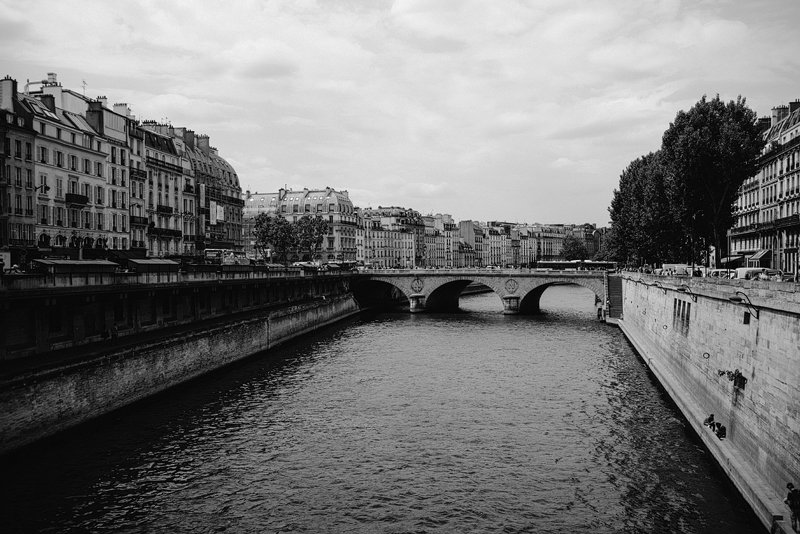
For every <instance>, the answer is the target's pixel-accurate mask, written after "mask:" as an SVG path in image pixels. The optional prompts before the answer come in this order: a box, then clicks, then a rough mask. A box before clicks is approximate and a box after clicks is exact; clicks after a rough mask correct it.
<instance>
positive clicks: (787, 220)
mask: <svg viewBox="0 0 800 534" xmlns="http://www.w3.org/2000/svg"><path fill="white" fill-rule="evenodd" d="M799 224H800V215H798V214H797V213H795V214H794V215H790V216H788V217H781V218H780V219H775V227H776V228H784V227H786V226H795V225H799Z"/></svg>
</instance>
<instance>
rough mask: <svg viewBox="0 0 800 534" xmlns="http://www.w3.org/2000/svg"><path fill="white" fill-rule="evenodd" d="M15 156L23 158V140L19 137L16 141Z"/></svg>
mask: <svg viewBox="0 0 800 534" xmlns="http://www.w3.org/2000/svg"><path fill="white" fill-rule="evenodd" d="M14 157H15V158H22V141H20V140H19V139H16V140H15V141H14Z"/></svg>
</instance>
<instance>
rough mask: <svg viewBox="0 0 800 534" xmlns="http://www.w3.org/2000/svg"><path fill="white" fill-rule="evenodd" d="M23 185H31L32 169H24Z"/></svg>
mask: <svg viewBox="0 0 800 534" xmlns="http://www.w3.org/2000/svg"><path fill="white" fill-rule="evenodd" d="M25 187H31V188H32V187H33V171H32V170H30V169H25Z"/></svg>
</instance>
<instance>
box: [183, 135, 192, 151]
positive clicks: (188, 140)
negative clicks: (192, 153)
mask: <svg viewBox="0 0 800 534" xmlns="http://www.w3.org/2000/svg"><path fill="white" fill-rule="evenodd" d="M183 140H184V142H185V143H186V146H188V147H189V148H191V149H192V150H194V130H186V132H185V133H184V134H183Z"/></svg>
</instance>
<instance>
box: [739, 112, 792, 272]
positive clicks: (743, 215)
mask: <svg viewBox="0 0 800 534" xmlns="http://www.w3.org/2000/svg"><path fill="white" fill-rule="evenodd" d="M765 122H766V121H765ZM764 140H765V141H766V145H765V147H764V151H763V153H762V155H761V158H760V159H759V171H758V172H757V173H756V174H755V175H754V176H752V177H751V178H748V179H747V180H745V182H744V183H743V184H742V185H741V187H740V188H739V191H738V195H737V199H736V201H735V204H734V217H735V222H734V225H733V227H732V228H731V229H730V230H729V232H728V239H729V250H730V254H729V256H728V258H726V259H725V260H726V261H725V264H726V265H729V266H748V267H771V268H774V269H780V270H782V271H784V272H785V273H798V272H799V271H800V256H798V245H799V244H800V100H796V101H794V102H791V103H790V104H789V105H788V106H786V105H781V106H777V107H775V108H773V109H772V116H771V117H770V118H769V122H768V127H766V128H765V132H764Z"/></svg>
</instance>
